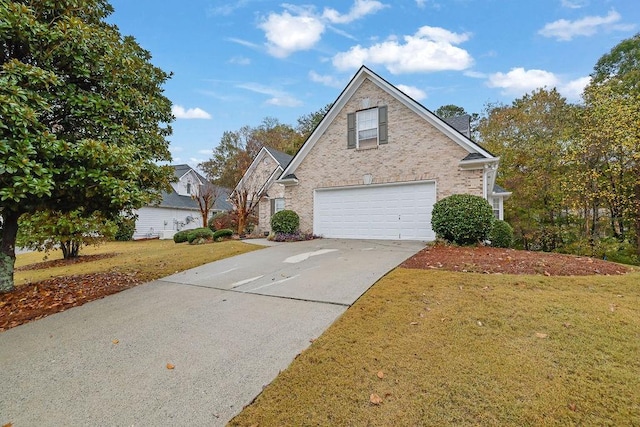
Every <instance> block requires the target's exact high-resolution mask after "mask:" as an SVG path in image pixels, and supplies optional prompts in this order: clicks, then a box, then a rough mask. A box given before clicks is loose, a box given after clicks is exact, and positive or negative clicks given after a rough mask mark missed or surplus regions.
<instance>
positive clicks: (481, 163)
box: [458, 157, 500, 169]
mask: <svg viewBox="0 0 640 427" xmlns="http://www.w3.org/2000/svg"><path fill="white" fill-rule="evenodd" d="M499 163H500V157H490V158H488V159H473V160H460V162H459V163H458V165H459V166H460V168H462V169H484V167H485V166H491V165H493V164H495V166H496V168H497V167H498V164H499Z"/></svg>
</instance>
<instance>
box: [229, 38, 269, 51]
mask: <svg viewBox="0 0 640 427" xmlns="http://www.w3.org/2000/svg"><path fill="white" fill-rule="evenodd" d="M227 40H228V41H230V42H233V43H237V44H239V45H242V46H245V47H249V48H251V49H260V48H261V47H262V46H260V45H259V44H255V43H251V42H250V41H247V40H242V39H238V38H235V37H229V38H227Z"/></svg>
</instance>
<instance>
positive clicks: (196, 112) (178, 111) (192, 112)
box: [171, 105, 211, 119]
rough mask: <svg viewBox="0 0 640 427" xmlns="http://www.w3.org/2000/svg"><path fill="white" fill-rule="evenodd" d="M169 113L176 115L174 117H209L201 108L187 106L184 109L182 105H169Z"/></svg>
mask: <svg viewBox="0 0 640 427" xmlns="http://www.w3.org/2000/svg"><path fill="white" fill-rule="evenodd" d="M171 113H172V114H173V115H174V116H176V119H210V118H211V114H209V113H207V112H206V111H204V110H203V109H201V108H197V107H196V108H189V109H185V108H184V107H183V106H182V105H173V106H172V107H171Z"/></svg>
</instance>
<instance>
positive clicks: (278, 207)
mask: <svg viewBox="0 0 640 427" xmlns="http://www.w3.org/2000/svg"><path fill="white" fill-rule="evenodd" d="M283 210H284V198H277V199H271V215H273V214H274V213H276V212H280V211H283Z"/></svg>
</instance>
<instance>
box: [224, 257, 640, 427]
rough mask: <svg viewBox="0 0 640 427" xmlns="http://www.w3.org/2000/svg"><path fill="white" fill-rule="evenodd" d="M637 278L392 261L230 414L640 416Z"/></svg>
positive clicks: (323, 420)
mask: <svg viewBox="0 0 640 427" xmlns="http://www.w3.org/2000/svg"><path fill="white" fill-rule="evenodd" d="M639 284H640V273H638V272H633V273H629V274H626V275H620V276H600V275H594V276H588V277H586V276H585V277H547V276H545V275H504V274H477V273H460V272H449V271H438V270H434V269H431V270H412V269H404V268H399V269H396V270H394V271H393V272H391V273H390V274H388V275H387V276H385V277H384V278H383V279H382V280H380V281H379V282H378V283H377V284H376V285H374V286H373V287H372V288H371V290H369V291H368V292H367V293H366V294H365V295H364V296H363V297H362V298H360V299H359V300H358V301H357V302H356V303H355V304H354V305H353V306H352V307H351V308H350V309H349V310H348V311H347V312H346V313H345V314H344V315H343V316H342V317H341V318H340V319H339V320H338V321H336V323H334V324H333V325H332V326H331V327H330V328H329V329H328V331H327V332H326V333H324V334H323V335H322V336H321V337H319V338H318V339H317V340H316V341H314V342H313V343H312V344H311V346H310V348H309V349H307V350H306V351H304V352H303V353H302V354H301V355H300V356H299V357H298V358H297V359H296V360H295V361H294V362H293V363H292V364H291V365H290V366H289V368H288V369H287V370H285V371H283V372H282V373H281V374H280V375H279V376H278V377H277V378H276V380H274V381H273V382H272V383H271V384H270V385H269V386H267V387H266V389H265V390H264V392H263V393H262V394H261V395H260V396H259V397H258V398H257V399H256V401H255V402H254V403H253V404H252V405H250V406H248V407H247V408H245V410H244V411H243V412H242V413H241V414H240V415H238V416H237V417H236V418H235V419H234V420H232V422H231V425H234V426H251V425H260V426H268V425H342V426H346V425H353V426H365V425H366V426H391V425H407V426H417V425H434V426H445V425H450V426H464V425H496V426H502V425H519V426H527V425H529V426H534V425H535V426H540V425H557V426H565V425H640V285H639Z"/></svg>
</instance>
